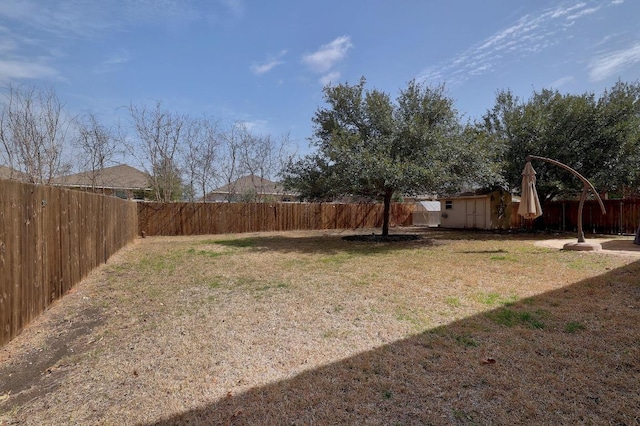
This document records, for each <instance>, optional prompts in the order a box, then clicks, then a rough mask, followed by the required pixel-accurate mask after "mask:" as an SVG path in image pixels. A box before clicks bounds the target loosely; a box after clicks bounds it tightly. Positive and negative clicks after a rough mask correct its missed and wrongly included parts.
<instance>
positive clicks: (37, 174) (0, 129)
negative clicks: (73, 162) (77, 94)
mask: <svg viewBox="0 0 640 426" xmlns="http://www.w3.org/2000/svg"><path fill="white" fill-rule="evenodd" d="M69 123H70V120H68V119H67V117H66V115H65V114H64V112H63V105H62V103H61V102H60V100H59V99H58V97H57V95H56V93H55V92H54V91H53V89H44V90H40V89H37V88H35V87H30V88H22V87H14V86H9V88H8V90H7V92H6V93H5V96H4V105H3V108H2V112H1V113H0V143H2V157H3V160H4V161H5V163H6V164H7V165H8V166H9V167H11V168H12V169H15V170H18V171H19V172H20V174H21V175H22V176H23V177H24V179H25V180H27V181H29V182H31V183H38V184H43V183H44V184H49V183H51V180H52V179H53V177H54V176H56V175H59V174H61V173H64V172H66V171H68V170H69V164H65V163H64V162H63V160H62V158H63V150H64V148H65V145H66V143H67V140H66V139H67V130H68V128H69Z"/></svg>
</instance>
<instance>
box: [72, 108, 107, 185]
mask: <svg viewBox="0 0 640 426" xmlns="http://www.w3.org/2000/svg"><path fill="white" fill-rule="evenodd" d="M75 124H76V131H77V133H76V139H75V143H76V146H77V147H78V148H79V149H80V150H81V151H82V154H83V155H82V158H83V163H82V167H83V169H84V170H86V171H87V172H88V175H89V179H90V181H91V189H92V190H94V191H95V188H96V182H97V180H98V179H99V177H100V175H101V173H102V170H103V169H104V168H105V167H106V165H107V164H109V162H110V161H111V160H112V158H113V156H114V154H115V152H116V148H117V142H116V137H115V134H114V132H113V131H112V129H110V128H108V127H105V126H103V125H102V124H100V123H99V122H98V119H97V118H96V116H95V115H94V114H87V115H85V116H83V117H80V118H78V119H76V120H75Z"/></svg>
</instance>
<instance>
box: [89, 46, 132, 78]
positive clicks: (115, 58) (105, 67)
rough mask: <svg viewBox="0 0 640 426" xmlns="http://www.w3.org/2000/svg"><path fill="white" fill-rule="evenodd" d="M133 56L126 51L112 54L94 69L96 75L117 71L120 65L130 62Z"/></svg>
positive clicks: (121, 50)
mask: <svg viewBox="0 0 640 426" xmlns="http://www.w3.org/2000/svg"><path fill="white" fill-rule="evenodd" d="M132 60H133V56H132V55H131V53H129V51H128V50H126V49H120V50H118V51H116V52H114V53H112V54H111V55H110V56H109V57H107V59H105V60H104V61H103V62H102V63H101V64H100V65H99V66H98V68H97V69H96V72H97V73H106V72H112V71H115V70H117V69H119V68H120V67H121V66H122V65H124V64H126V63H128V62H131V61H132Z"/></svg>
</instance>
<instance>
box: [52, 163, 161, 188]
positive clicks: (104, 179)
mask: <svg viewBox="0 0 640 426" xmlns="http://www.w3.org/2000/svg"><path fill="white" fill-rule="evenodd" d="M53 183H54V185H60V186H69V187H87V188H89V187H92V186H95V187H96V188H112V189H149V188H150V186H149V175H148V174H146V173H145V172H141V171H140V170H138V169H136V168H134V167H131V166H128V165H126V164H121V165H119V166H113V167H105V168H104V169H102V170H99V171H96V174H95V179H92V173H91V172H81V173H76V174H73V175H67V176H61V177H59V178H56V179H54V180H53Z"/></svg>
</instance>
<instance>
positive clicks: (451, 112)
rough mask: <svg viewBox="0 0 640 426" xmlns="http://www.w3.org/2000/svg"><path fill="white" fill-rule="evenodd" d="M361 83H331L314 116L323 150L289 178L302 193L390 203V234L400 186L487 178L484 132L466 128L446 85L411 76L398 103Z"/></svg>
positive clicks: (426, 187)
mask: <svg viewBox="0 0 640 426" xmlns="http://www.w3.org/2000/svg"><path fill="white" fill-rule="evenodd" d="M365 84H366V80H365V78H364V77H363V78H361V79H360V82H359V83H358V84H355V85H349V84H340V85H337V86H327V87H325V88H324V100H325V101H326V103H327V106H326V107H321V108H319V109H318V110H317V111H316V113H315V115H314V117H313V123H314V133H313V138H312V143H313V144H314V145H315V147H316V148H317V150H316V152H314V153H313V154H311V155H308V156H306V157H305V158H303V159H301V160H299V161H297V162H294V163H292V164H290V166H289V167H288V168H287V169H286V171H285V174H284V175H285V179H284V183H285V186H286V187H287V188H288V189H293V190H297V191H298V192H299V193H300V194H301V196H302V198H303V199H308V200H324V199H330V198H333V197H335V196H338V195H355V196H363V197H371V198H375V199H380V200H382V201H383V202H384V203H385V217H384V223H383V231H382V233H383V235H386V234H387V233H388V213H389V206H390V203H391V199H392V197H393V194H394V193H398V194H419V193H435V192H440V193H444V192H453V191H455V190H457V189H459V188H460V187H461V186H463V185H465V184H470V183H483V182H484V180H486V175H487V173H489V172H488V168H483V167H481V166H480V165H488V163H487V162H485V161H483V160H484V159H486V158H485V156H483V155H482V154H481V152H484V151H483V150H481V149H480V148H481V146H480V144H478V140H481V139H478V138H475V137H473V136H474V135H473V132H472V131H465V129H464V126H462V125H461V124H460V118H459V116H458V113H457V111H456V110H455V108H454V106H453V101H452V100H451V99H450V98H449V97H447V96H446V95H445V91H444V87H443V86H437V87H428V86H425V85H423V84H420V83H418V82H416V81H411V82H409V83H408V84H407V87H406V88H405V89H404V90H402V91H401V92H400V94H399V95H398V97H397V99H396V101H395V102H393V101H392V100H391V98H390V96H389V95H388V94H386V93H384V92H381V91H378V90H375V89H374V90H366V89H365Z"/></svg>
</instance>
